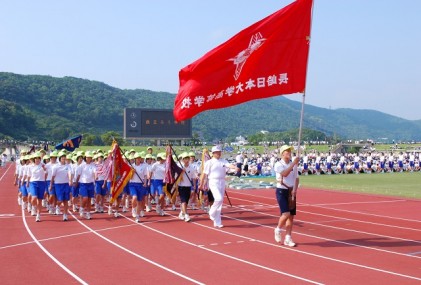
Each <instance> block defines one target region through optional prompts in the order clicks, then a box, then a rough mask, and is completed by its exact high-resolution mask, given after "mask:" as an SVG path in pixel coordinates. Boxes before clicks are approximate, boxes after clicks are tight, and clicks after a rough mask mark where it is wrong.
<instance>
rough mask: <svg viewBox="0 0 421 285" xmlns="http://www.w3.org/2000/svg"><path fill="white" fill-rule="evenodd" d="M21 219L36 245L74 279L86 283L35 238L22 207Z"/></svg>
mask: <svg viewBox="0 0 421 285" xmlns="http://www.w3.org/2000/svg"><path fill="white" fill-rule="evenodd" d="M22 221H23V224H24V225H25V228H26V231H27V232H28V234H29V235H30V236H31V238H32V240H33V241H34V242H35V243H36V244H37V245H38V247H39V248H40V249H41V250H42V251H43V252H44V253H45V254H46V255H47V256H48V257H49V258H51V259H52V260H53V261H54V262H55V263H56V264H57V265H58V266H60V267H61V268H62V269H63V270H64V271H66V272H67V273H68V274H69V275H70V276H72V277H73V278H74V279H76V280H77V281H78V282H79V283H80V284H86V285H87V284H88V283H87V282H85V281H84V280H83V279H82V278H80V277H79V276H77V275H76V274H75V273H73V272H72V271H71V270H70V269H69V268H67V267H66V266H64V264H63V263H61V262H60V261H58V259H57V258H55V257H54V256H53V255H52V254H51V253H50V252H49V251H48V250H47V249H46V248H45V247H44V246H42V244H41V243H40V242H39V241H38V240H37V238H36V237H35V236H34V234H33V233H32V231H31V229H30V228H29V227H28V224H27V223H26V219H25V210H24V209H22Z"/></svg>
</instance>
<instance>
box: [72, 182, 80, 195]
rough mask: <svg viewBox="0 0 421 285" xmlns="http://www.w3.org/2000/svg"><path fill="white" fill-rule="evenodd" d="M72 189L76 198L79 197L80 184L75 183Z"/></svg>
mask: <svg viewBox="0 0 421 285" xmlns="http://www.w3.org/2000/svg"><path fill="white" fill-rule="evenodd" d="M71 190H72V196H73V197H74V198H77V197H79V185H77V186H75V185H74V184H73V186H72V187H71Z"/></svg>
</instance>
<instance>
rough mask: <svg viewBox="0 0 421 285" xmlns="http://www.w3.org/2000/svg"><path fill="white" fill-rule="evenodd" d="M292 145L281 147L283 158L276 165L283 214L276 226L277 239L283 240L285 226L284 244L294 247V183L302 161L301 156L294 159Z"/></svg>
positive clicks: (277, 191)
mask: <svg viewBox="0 0 421 285" xmlns="http://www.w3.org/2000/svg"><path fill="white" fill-rule="evenodd" d="M292 149H293V147H292V146H287V145H284V146H282V147H281V149H280V154H281V160H280V161H278V162H277V163H276V165H275V172H276V182H277V183H276V200H277V201H278V205H279V209H280V211H281V216H280V218H279V221H278V226H277V227H276V228H275V241H276V242H281V241H282V235H281V229H282V228H283V227H284V226H285V238H284V245H286V246H290V247H294V246H295V245H296V244H295V243H294V242H293V240H292V237H291V234H292V226H293V222H294V216H295V214H296V211H297V208H296V205H295V202H294V203H291V202H292V200H295V193H293V192H294V191H295V190H294V189H293V188H294V184H295V180H296V178H297V171H296V169H297V165H298V163H299V161H300V158H299V157H295V158H294V159H293V160H292V157H291V150H292Z"/></svg>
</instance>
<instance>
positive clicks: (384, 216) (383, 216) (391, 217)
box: [233, 192, 421, 223]
mask: <svg viewBox="0 0 421 285" xmlns="http://www.w3.org/2000/svg"><path fill="white" fill-rule="evenodd" d="M236 193H238V194H241V195H246V196H251V197H258V198H265V199H270V200H273V198H271V197H264V196H258V195H254V194H247V193H241V192H236ZM233 199H237V200H243V199H241V198H236V197H233ZM244 201H248V200H244ZM405 201H408V200H405ZM297 204H298V205H301V206H313V205H312V204H308V203H300V202H297ZM314 207H316V208H322V209H328V210H335V211H339V212H346V213H354V214H361V215H364V216H373V217H381V218H388V219H393V220H399V221H407V222H415V223H421V220H413V219H405V218H398V217H393V216H386V215H377V214H370V213H364V212H359V211H350V210H343V209H336V208H330V207H324V206H323V207H322V206H314Z"/></svg>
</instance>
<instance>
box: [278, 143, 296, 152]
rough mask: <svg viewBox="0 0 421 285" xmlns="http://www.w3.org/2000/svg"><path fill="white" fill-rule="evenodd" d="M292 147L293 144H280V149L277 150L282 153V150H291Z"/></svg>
mask: <svg viewBox="0 0 421 285" xmlns="http://www.w3.org/2000/svg"><path fill="white" fill-rule="evenodd" d="M293 149H294V147H293V146H289V145H286V144H285V145H283V146H281V149H280V150H279V153H280V154H282V153H283V152H284V151H292V150H293Z"/></svg>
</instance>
